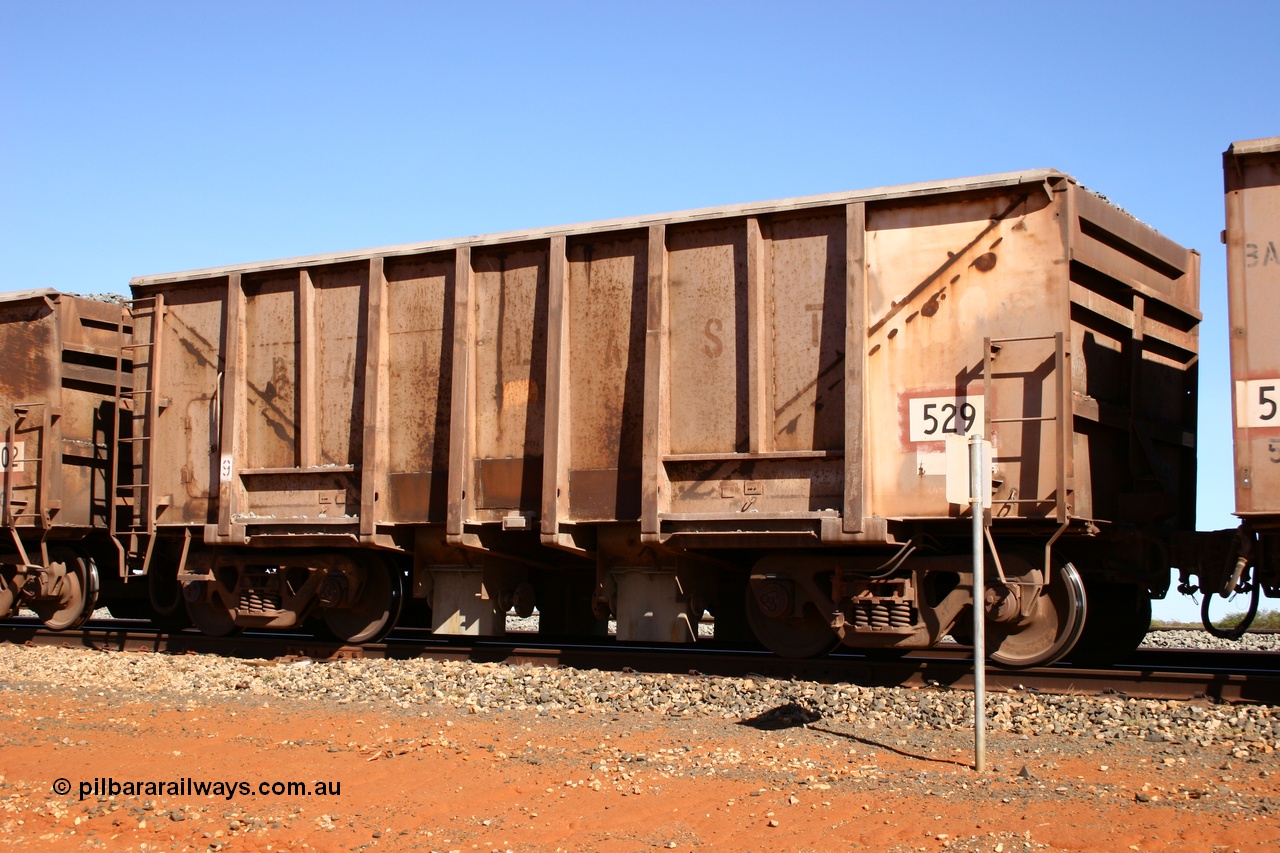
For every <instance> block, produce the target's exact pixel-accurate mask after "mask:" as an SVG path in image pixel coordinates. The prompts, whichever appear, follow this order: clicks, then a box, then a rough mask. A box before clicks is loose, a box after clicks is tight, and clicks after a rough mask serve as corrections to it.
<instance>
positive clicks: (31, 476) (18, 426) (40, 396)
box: [0, 291, 61, 527]
mask: <svg viewBox="0 0 1280 853" xmlns="http://www.w3.org/2000/svg"><path fill="white" fill-rule="evenodd" d="M48 296H49V298H46V294H45V293H43V292H41V293H34V294H14V295H13V296H12V297H10V298H6V299H4V300H0V354H3V356H4V357H5V364H6V365H7V366H6V368H5V372H4V381H3V382H0V428H3V430H4V436H3V440H4V444H3V446H0V462H3V475H4V482H3V488H4V494H3V523H4V524H5V525H7V526H12V527H33V526H34V527H44V526H46V524H47V519H48V515H47V513H46V512H45V510H46V509H47V504H48V501H49V499H50V495H49V482H48V473H49V471H48V466H43V465H42V463H41V462H40V461H39V460H42V459H44V458H46V456H47V454H46V451H47V450H49V449H50V447H51V443H52V440H53V439H52V436H51V424H49V423H48V420H49V419H48V417H47V410H48V409H49V407H50V406H60V405H61V387H60V385H61V383H60V376H59V373H60V370H59V367H60V365H59V359H58V357H57V354H58V350H59V340H58V338H59V336H58V329H57V317H56V314H55V309H54V305H53V304H52V297H53V296H54V294H53V293H52V291H49V292H48Z"/></svg>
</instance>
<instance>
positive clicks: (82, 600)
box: [30, 549, 98, 631]
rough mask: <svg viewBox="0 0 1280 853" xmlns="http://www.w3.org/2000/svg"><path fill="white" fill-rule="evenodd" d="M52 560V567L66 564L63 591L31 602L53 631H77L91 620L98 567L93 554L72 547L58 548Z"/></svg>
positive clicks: (51, 557) (32, 606)
mask: <svg viewBox="0 0 1280 853" xmlns="http://www.w3.org/2000/svg"><path fill="white" fill-rule="evenodd" d="M49 559H50V563H51V567H52V566H53V565H57V564H61V565H62V566H63V567H64V571H65V574H64V575H63V579H62V592H61V594H60V595H59V596H58V598H57V599H41V600H37V601H33V602H31V605H30V606H31V609H32V610H33V611H35V614H36V615H37V616H39V617H40V621H41V622H43V623H44V626H45V627H46V628H48V629H49V630H50V631H74V630H75V629H76V628H79V627H80V626H81V625H83V624H84V623H85V622H88V621H89V617H90V616H92V615H93V608H94V606H95V605H96V604H97V602H98V567H97V566H95V565H94V563H93V559H92V558H91V557H89V556H87V555H85V554H81V553H79V552H77V551H72V550H70V549H58V550H56V551H54V552H53V553H52V554H51V555H50V558H49Z"/></svg>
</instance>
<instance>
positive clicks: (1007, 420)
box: [991, 415, 1058, 424]
mask: <svg viewBox="0 0 1280 853" xmlns="http://www.w3.org/2000/svg"><path fill="white" fill-rule="evenodd" d="M1057 419H1058V416H1057V415H1048V416H1047V417H1043V418H992V419H991V423H993V424H1028V423H1038V422H1040V421H1056V420H1057Z"/></svg>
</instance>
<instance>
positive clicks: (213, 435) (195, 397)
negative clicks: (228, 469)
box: [134, 278, 227, 524]
mask: <svg viewBox="0 0 1280 853" xmlns="http://www.w3.org/2000/svg"><path fill="white" fill-rule="evenodd" d="M226 297H227V281H226V279H225V278H223V279H214V280H211V281H207V282H200V283H197V284H194V285H187V286H185V287H182V288H174V289H172V290H170V291H169V292H167V293H166V294H165V314H164V320H163V330H162V334H163V336H164V340H163V341H162V346H161V349H162V350H163V351H164V352H168V353H171V354H172V355H171V356H170V357H169V358H168V359H166V361H165V363H164V364H162V365H161V366H160V375H159V383H158V385H157V384H156V383H154V381H153V379H152V378H151V376H150V370H151V366H150V365H149V364H147V363H145V362H143V363H139V364H135V375H134V381H135V383H137V387H140V388H142V387H145V388H156V392H157V393H158V394H160V395H161V396H163V397H167V398H169V400H170V401H171V402H170V405H168V406H166V407H165V408H164V409H163V410H162V411H161V413H160V416H159V417H158V418H157V419H156V423H155V436H156V438H155V458H156V465H155V468H154V469H153V470H152V471H151V477H152V481H153V482H154V484H155V487H154V490H155V492H156V493H157V494H164V495H172V496H173V503H172V505H171V506H169V507H167V508H165V510H164V511H163V512H162V513H161V514H160V517H159V521H160V523H161V524H206V523H213V522H214V521H216V520H217V494H218V486H217V483H218V451H219V444H220V442H219V435H218V431H219V428H218V424H219V414H220V413H219V405H218V402H219V397H220V396H221V395H222V394H223V391H224V389H223V388H221V387H220V385H221V381H222V377H223V374H224V371H225V370H226V366H225V363H224V360H223V346H224V343H223V342H224V340H225V338H226V328H225V327H226ZM148 330H149V326H148V324H139V326H138V331H139V333H140V334H145V333H146V332H147V331H148ZM145 352H146V351H145V350H144V351H143V353H144V354H143V355H140V356H139V357H138V358H139V359H144V358H146V356H145Z"/></svg>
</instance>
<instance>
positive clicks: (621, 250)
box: [568, 233, 648, 520]
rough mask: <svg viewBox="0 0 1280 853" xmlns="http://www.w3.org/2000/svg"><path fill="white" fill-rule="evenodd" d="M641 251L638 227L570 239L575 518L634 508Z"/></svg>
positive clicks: (640, 416)
mask: <svg viewBox="0 0 1280 853" xmlns="http://www.w3.org/2000/svg"><path fill="white" fill-rule="evenodd" d="M611 237H612V238H613V239H610V238H611ZM647 253H648V240H647V239H646V236H645V235H644V234H643V233H639V234H636V233H631V234H624V235H620V236H616V237H615V236H614V235H606V236H603V237H601V238H599V239H597V240H592V241H589V242H588V241H584V242H575V243H571V244H570V245H569V249H568V263H569V383H568V384H569V395H570V405H569V411H570V412H571V415H570V419H569V420H570V423H569V424H568V428H569V431H570V442H569V444H570V462H569V513H570V516H571V518H572V519H574V520H587V519H612V518H632V519H634V518H637V517H639V514H640V464H641V456H642V451H643V447H642V431H643V426H644V424H643V420H644V339H645V304H646V303H645V293H646V290H645V281H646V276H647Z"/></svg>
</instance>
